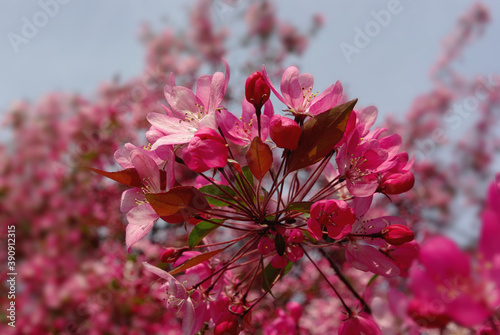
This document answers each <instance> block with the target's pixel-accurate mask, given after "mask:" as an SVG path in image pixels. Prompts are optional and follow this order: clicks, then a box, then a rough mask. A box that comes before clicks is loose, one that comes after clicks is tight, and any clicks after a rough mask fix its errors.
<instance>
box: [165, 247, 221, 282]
mask: <svg viewBox="0 0 500 335" xmlns="http://www.w3.org/2000/svg"><path fill="white" fill-rule="evenodd" d="M226 248H227V247H225V248H220V249H217V250H214V251H209V252H205V253H203V254H199V255H196V256H194V257H191V258H190V259H188V260H187V261H185V262H184V263H182V264H181V265H179V266H178V267H176V268H175V269H173V270H172V271H170V272H169V273H170V274H171V275H172V276H173V275H176V274H178V273H181V272H182V271H184V270H187V269H189V268H192V267H193V266H195V265H198V264H200V263H203V262H205V261H207V260H209V259H210V258H212V257H214V256H215V255H217V254H218V253H220V252H221V251H222V250H224V249H226Z"/></svg>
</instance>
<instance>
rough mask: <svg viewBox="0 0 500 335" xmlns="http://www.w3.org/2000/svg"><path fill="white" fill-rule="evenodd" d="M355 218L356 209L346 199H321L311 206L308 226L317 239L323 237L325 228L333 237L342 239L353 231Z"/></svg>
mask: <svg viewBox="0 0 500 335" xmlns="http://www.w3.org/2000/svg"><path fill="white" fill-rule="evenodd" d="M355 219H356V217H355V215H354V210H353V209H352V208H350V207H349V205H347V203H346V202H345V201H342V200H321V201H317V202H315V203H314V204H313V205H312V206H311V218H310V219H309V220H308V221H307V228H308V230H309V233H310V234H311V236H312V237H314V238H315V239H317V240H321V239H322V238H323V228H326V230H327V233H328V236H330V237H331V238H333V239H341V238H343V237H344V236H346V235H347V234H348V233H349V232H350V231H351V229H352V224H353V223H354V221H355Z"/></svg>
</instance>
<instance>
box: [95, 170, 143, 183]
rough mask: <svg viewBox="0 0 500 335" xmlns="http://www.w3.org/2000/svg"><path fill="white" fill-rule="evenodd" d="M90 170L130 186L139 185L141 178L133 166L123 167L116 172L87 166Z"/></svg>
mask: <svg viewBox="0 0 500 335" xmlns="http://www.w3.org/2000/svg"><path fill="white" fill-rule="evenodd" d="M87 169H89V170H91V171H94V172H95V173H98V174H100V175H101V176H104V177H108V178H109V179H113V180H114V181H117V182H119V183H121V184H123V185H127V186H131V187H141V186H142V183H141V178H140V177H139V174H138V173H137V171H136V169H134V168H129V169H125V170H122V171H116V172H107V171H102V170H99V169H94V168H91V167H89V168H87Z"/></svg>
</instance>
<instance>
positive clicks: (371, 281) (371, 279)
mask: <svg viewBox="0 0 500 335" xmlns="http://www.w3.org/2000/svg"><path fill="white" fill-rule="evenodd" d="M377 278H378V275H373V277H371V278H370V280H369V281H368V284H366V288H368V287H370V285H371V284H373V282H374V281H375V279H377Z"/></svg>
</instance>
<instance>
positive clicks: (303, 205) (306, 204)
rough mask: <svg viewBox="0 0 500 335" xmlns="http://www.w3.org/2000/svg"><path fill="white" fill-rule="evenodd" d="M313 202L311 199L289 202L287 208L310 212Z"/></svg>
mask: <svg viewBox="0 0 500 335" xmlns="http://www.w3.org/2000/svg"><path fill="white" fill-rule="evenodd" d="M312 204H313V202H311V201H300V202H292V203H290V204H288V206H287V208H286V209H287V210H288V211H295V212H301V213H309V211H310V210H311V206H312Z"/></svg>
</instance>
